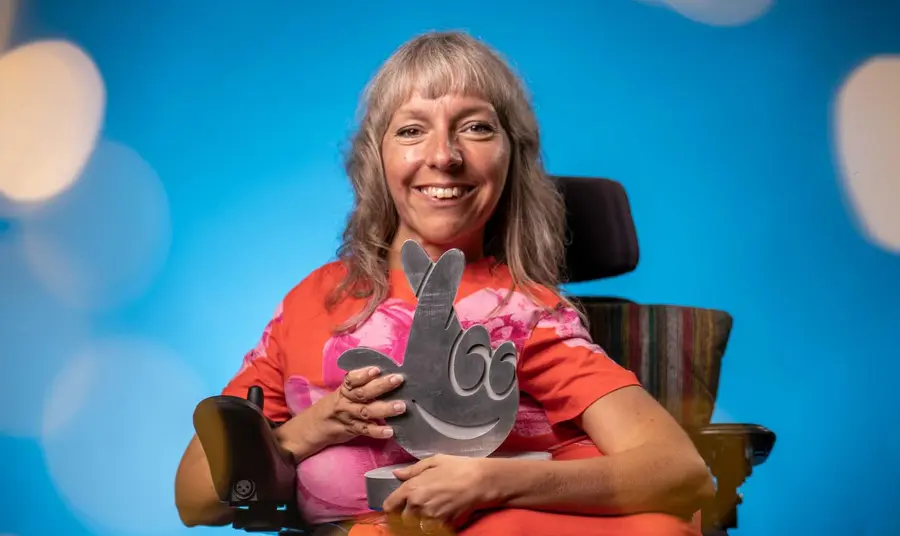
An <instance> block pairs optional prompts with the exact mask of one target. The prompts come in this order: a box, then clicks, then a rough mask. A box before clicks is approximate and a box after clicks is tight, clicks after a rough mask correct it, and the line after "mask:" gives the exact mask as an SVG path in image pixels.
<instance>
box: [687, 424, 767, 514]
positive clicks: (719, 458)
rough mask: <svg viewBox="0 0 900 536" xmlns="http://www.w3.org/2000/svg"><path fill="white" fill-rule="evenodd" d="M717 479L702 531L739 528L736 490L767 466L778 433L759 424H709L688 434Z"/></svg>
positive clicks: (738, 500)
mask: <svg viewBox="0 0 900 536" xmlns="http://www.w3.org/2000/svg"><path fill="white" fill-rule="evenodd" d="M689 433H690V435H691V439H692V440H693V441H694V445H695V446H696V447H697V450H698V451H699V452H700V455H701V456H703V459H704V460H705V461H706V464H707V465H708V466H709V469H710V472H712V474H713V476H714V477H715V479H716V496H715V499H714V500H713V501H712V503H711V504H709V505H708V506H706V507H705V508H704V509H703V512H702V518H703V528H704V530H707V529H715V530H727V529H730V528H737V507H738V505H739V504H741V496H740V494H738V492H737V489H738V488H739V487H740V486H741V485H742V484H743V483H744V481H745V480H746V479H747V478H748V477H749V476H750V475H751V474H752V473H753V468H754V467H756V466H757V465H760V464H762V463H764V462H765V461H766V460H767V459H768V457H769V453H771V452H772V448H773V447H774V446H775V433H774V432H772V431H771V430H769V429H767V428H765V427H763V426H760V425H758V424H709V425H707V426H703V427H701V428H697V429H694V430H691V431H689Z"/></svg>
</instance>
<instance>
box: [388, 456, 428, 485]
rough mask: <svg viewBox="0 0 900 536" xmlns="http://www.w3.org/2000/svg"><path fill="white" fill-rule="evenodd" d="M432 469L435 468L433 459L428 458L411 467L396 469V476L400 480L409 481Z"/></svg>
mask: <svg viewBox="0 0 900 536" xmlns="http://www.w3.org/2000/svg"><path fill="white" fill-rule="evenodd" d="M431 467H434V461H433V459H432V458H428V459H425V460H422V461H420V462H416V463H414V464H412V465H410V466H409V467H403V468H400V469H395V470H394V476H395V477H397V478H399V479H400V480H409V479H410V478H413V477H416V476H419V475H421V474H422V473H424V472H425V470H426V469H429V468H431Z"/></svg>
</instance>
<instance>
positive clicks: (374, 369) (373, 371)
mask: <svg viewBox="0 0 900 536" xmlns="http://www.w3.org/2000/svg"><path fill="white" fill-rule="evenodd" d="M379 372H381V371H380V370H378V367H372V368H370V369H369V376H378V373H379Z"/></svg>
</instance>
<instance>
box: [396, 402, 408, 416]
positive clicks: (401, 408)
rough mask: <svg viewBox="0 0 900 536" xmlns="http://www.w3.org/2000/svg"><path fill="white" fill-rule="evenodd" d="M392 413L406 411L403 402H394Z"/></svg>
mask: <svg viewBox="0 0 900 536" xmlns="http://www.w3.org/2000/svg"><path fill="white" fill-rule="evenodd" d="M394 411H396V412H397V413H403V412H404V411H406V404H405V403H404V402H394Z"/></svg>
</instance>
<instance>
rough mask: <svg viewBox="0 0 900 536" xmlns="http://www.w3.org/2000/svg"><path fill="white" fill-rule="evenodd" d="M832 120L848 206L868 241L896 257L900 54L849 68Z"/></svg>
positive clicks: (899, 250)
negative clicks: (852, 68) (850, 71)
mask: <svg viewBox="0 0 900 536" xmlns="http://www.w3.org/2000/svg"><path fill="white" fill-rule="evenodd" d="M835 116H836V117H835V124H834V128H835V132H834V136H835V141H836V146H837V153H838V160H839V166H840V177H841V180H842V181H843V183H844V188H845V190H846V194H847V197H848V199H849V204H850V206H851V207H852V210H853V211H854V213H855V214H856V218H857V220H858V221H859V222H860V225H861V226H862V228H863V232H864V233H865V235H866V236H867V238H868V239H869V240H871V241H872V242H873V243H875V244H876V245H877V246H879V247H881V248H883V249H885V250H886V251H889V252H892V253H896V254H900V210H898V209H900V55H894V56H888V55H885V56H876V57H874V58H871V59H869V60H868V61H866V62H864V63H863V64H862V65H860V66H859V67H858V68H857V69H855V70H854V71H853V72H852V73H851V74H850V76H849V77H848V78H847V80H846V81H845V82H844V84H843V86H842V87H841V89H840V93H839V94H838V97H837V102H836V105H835Z"/></svg>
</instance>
